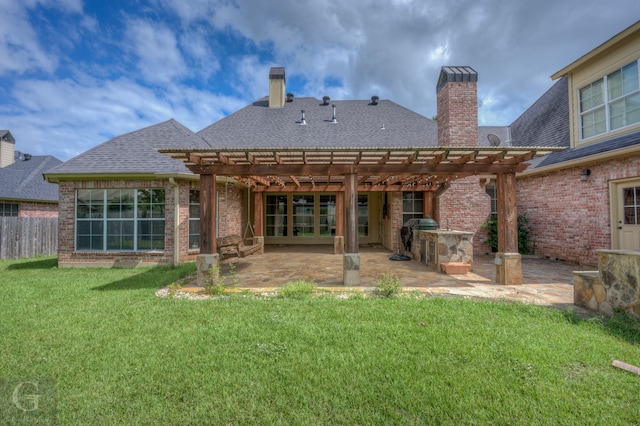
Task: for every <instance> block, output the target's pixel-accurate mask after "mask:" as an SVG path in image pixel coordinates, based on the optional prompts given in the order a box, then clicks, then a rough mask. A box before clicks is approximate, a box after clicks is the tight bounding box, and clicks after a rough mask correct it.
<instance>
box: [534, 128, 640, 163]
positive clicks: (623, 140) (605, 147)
mask: <svg viewBox="0 0 640 426" xmlns="http://www.w3.org/2000/svg"><path fill="white" fill-rule="evenodd" d="M633 145H640V131H637V132H633V133H629V134H627V135H622V136H618V137H615V138H611V139H607V140H604V141H601V142H597V143H592V144H589V145H584V146H581V147H578V148H573V149H567V150H564V151H560V152H554V153H552V154H549V155H545V156H544V157H541V158H540V159H538V161H537V162H536V163H535V164H532V166H533V167H535V168H538V167H545V166H550V165H553V164H558V163H562V162H565V161H571V160H577V159H579V158H584V157H589V156H592V155H596V154H602V153H605V152H607V151H613V150H616V149H621V148H627V147H629V146H633ZM639 149H640V147H639ZM530 168H531V167H530Z"/></svg>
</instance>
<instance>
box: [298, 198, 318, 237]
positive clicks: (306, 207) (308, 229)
mask: <svg viewBox="0 0 640 426" xmlns="http://www.w3.org/2000/svg"><path fill="white" fill-rule="evenodd" d="M314 211H315V209H314V196H313V195H294V196H293V236H294V237H313V236H314V235H315V226H314V220H315V215H314Z"/></svg>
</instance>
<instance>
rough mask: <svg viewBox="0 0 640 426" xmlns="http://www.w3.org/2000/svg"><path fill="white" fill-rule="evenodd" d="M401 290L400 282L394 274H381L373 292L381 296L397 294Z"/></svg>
mask: <svg viewBox="0 0 640 426" xmlns="http://www.w3.org/2000/svg"><path fill="white" fill-rule="evenodd" d="M401 290H402V283H401V282H400V279H399V278H398V276H397V275H396V274H382V278H380V279H379V280H378V281H377V282H376V289H375V293H376V294H377V295H378V296H382V297H394V296H397V295H398V294H399V293H400V291H401Z"/></svg>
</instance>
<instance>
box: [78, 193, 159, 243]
mask: <svg viewBox="0 0 640 426" xmlns="http://www.w3.org/2000/svg"><path fill="white" fill-rule="evenodd" d="M164 221H165V193H164V189H83V190H78V191H77V192H76V250H89V251H151V250H163V249H164Z"/></svg>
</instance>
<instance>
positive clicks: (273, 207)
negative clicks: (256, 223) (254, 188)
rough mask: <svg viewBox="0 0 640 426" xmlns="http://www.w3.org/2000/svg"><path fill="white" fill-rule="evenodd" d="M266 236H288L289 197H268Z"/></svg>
mask: <svg viewBox="0 0 640 426" xmlns="http://www.w3.org/2000/svg"><path fill="white" fill-rule="evenodd" d="M266 222H267V223H266V236H267V237H286V236H287V196H286V195H267V202H266Z"/></svg>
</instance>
